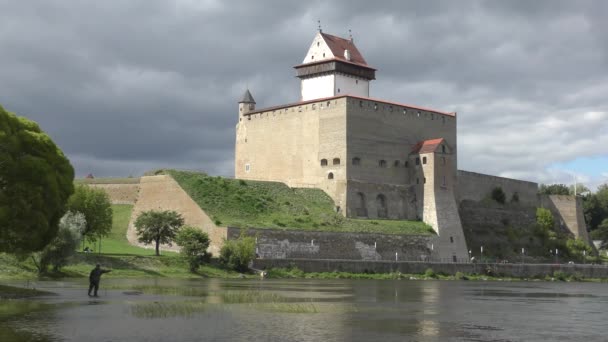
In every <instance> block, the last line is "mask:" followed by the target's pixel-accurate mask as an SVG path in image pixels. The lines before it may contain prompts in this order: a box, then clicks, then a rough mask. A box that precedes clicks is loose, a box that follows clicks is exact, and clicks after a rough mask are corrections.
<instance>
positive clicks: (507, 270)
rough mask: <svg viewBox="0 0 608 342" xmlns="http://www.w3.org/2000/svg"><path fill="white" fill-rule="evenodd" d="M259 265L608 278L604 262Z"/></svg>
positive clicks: (263, 263)
mask: <svg viewBox="0 0 608 342" xmlns="http://www.w3.org/2000/svg"><path fill="white" fill-rule="evenodd" d="M254 267H255V268H257V269H269V268H288V267H297V268H299V269H300V270H302V271H304V272H334V271H337V272H351V273H371V272H373V273H390V272H401V273H407V274H422V273H424V272H425V270H427V269H429V268H431V269H433V271H434V272H435V273H442V274H449V275H454V274H456V272H462V273H467V274H487V271H488V270H490V271H491V273H492V274H494V275H498V276H505V277H522V278H533V277H544V276H547V275H549V276H552V275H553V273H554V272H555V271H560V272H564V273H565V274H566V275H577V276H582V277H585V278H608V266H603V265H578V264H577V265H561V264H555V265H551V264H473V263H432V262H431V263H429V262H394V261H371V260H312V259H257V260H255V261H254Z"/></svg>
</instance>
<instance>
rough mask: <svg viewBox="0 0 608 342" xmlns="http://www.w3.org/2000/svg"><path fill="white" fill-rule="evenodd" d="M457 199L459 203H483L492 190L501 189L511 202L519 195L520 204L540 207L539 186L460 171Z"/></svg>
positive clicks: (532, 183)
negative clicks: (514, 195) (514, 196)
mask: <svg viewBox="0 0 608 342" xmlns="http://www.w3.org/2000/svg"><path fill="white" fill-rule="evenodd" d="M457 181H458V183H457V191H456V198H457V201H458V203H460V202H461V201H463V200H472V201H481V200H483V199H484V198H488V197H490V193H491V192H492V189H494V188H495V187H501V188H502V190H503V191H504V192H505V194H506V199H507V201H510V200H511V198H512V196H513V194H514V193H517V194H518V196H519V202H521V203H522V204H526V205H533V206H538V203H539V201H538V184H537V183H534V182H528V181H522V180H517V179H511V178H504V177H497V176H490V175H484V174H481V173H476V172H469V171H463V170H458V177H457Z"/></svg>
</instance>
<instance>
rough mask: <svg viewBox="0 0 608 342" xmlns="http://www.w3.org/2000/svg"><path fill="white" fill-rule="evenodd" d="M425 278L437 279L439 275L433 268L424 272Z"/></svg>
mask: <svg viewBox="0 0 608 342" xmlns="http://www.w3.org/2000/svg"><path fill="white" fill-rule="evenodd" d="M424 276H425V277H427V278H436V277H437V274H436V273H435V271H433V269H432V268H427V269H426V271H424Z"/></svg>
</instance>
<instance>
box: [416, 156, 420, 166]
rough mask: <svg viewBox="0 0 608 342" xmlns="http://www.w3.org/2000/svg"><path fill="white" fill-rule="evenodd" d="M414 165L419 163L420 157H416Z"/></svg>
mask: <svg viewBox="0 0 608 342" xmlns="http://www.w3.org/2000/svg"><path fill="white" fill-rule="evenodd" d="M416 165H420V157H416Z"/></svg>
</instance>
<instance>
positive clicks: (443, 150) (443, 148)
mask: <svg viewBox="0 0 608 342" xmlns="http://www.w3.org/2000/svg"><path fill="white" fill-rule="evenodd" d="M441 153H445V145H441Z"/></svg>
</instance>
